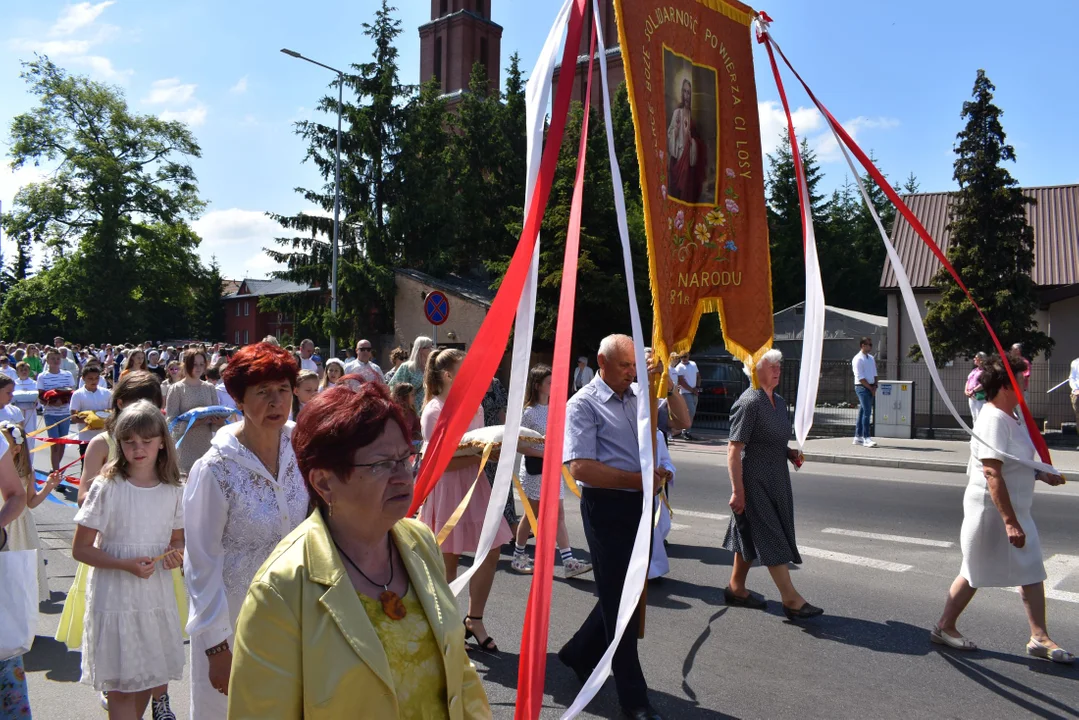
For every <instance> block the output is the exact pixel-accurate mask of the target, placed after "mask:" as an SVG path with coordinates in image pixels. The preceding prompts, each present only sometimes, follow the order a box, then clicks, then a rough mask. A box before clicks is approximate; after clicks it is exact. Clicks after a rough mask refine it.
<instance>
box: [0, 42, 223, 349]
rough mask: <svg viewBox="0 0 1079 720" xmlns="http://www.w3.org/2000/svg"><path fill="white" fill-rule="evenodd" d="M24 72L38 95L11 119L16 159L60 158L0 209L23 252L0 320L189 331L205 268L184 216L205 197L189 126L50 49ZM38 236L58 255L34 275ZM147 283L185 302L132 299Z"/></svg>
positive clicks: (70, 331)
mask: <svg viewBox="0 0 1079 720" xmlns="http://www.w3.org/2000/svg"><path fill="white" fill-rule="evenodd" d="M22 78H23V79H24V80H25V81H26V82H27V84H28V86H29V90H30V92H31V94H32V95H34V96H36V97H37V99H38V105H37V106H36V107H34V108H33V109H31V110H30V111H29V112H26V113H23V114H21V115H19V116H17V117H16V118H15V119H14V120H13V121H12V123H11V131H10V136H11V149H10V154H11V158H12V161H11V165H12V167H13V168H19V167H22V166H24V165H26V164H28V163H33V164H34V165H40V164H42V163H44V164H48V165H52V166H54V170H53V172H52V173H50V175H49V176H48V177H47V178H46V179H44V180H42V181H41V182H38V183H32V184H30V185H28V186H26V187H24V188H23V189H21V190H20V191H19V193H18V194H17V195H16V197H15V208H14V210H13V211H12V212H11V213H9V214H6V215H4V216H3V218H2V222H3V225H4V228H5V229H6V231H7V232H8V233H9V234H10V235H12V236H14V237H16V238H18V243H19V249H20V253H21V255H20V256H17V258H16V267H15V269H14V272H13V273H12V274H13V276H14V277H15V278H16V279H17V280H18V282H17V283H16V285H15V287H13V288H12V291H11V292H9V293H8V294H7V297H6V298H5V306H4V311H3V313H0V316H2V317H3V318H4V321H3V322H2V323H0V331H2V332H3V333H4V334H5V335H9V336H10V334H11V333H12V332H13V331H14V330H16V329H18V328H22V332H30V331H31V330H33V331H34V332H35V333H36V332H42V333H44V335H46V336H47V335H48V334H49V333H54V331H55V332H62V333H63V334H64V335H65V336H67V337H71V338H74V339H83V340H85V341H90V340H98V341H99V340H100V339H102V338H119V337H131V336H133V335H135V336H138V335H144V334H145V333H147V332H150V331H153V334H154V335H155V336H160V335H159V334H158V333H159V332H160V333H162V334H163V333H165V331H166V330H169V331H170V332H175V333H176V334H181V335H183V334H188V331H189V330H190V327H191V323H192V317H191V316H190V315H185V314H184V313H186V312H189V311H190V310H191V307H190V303H188V302H186V297H187V296H189V295H190V287H191V285H192V283H194V282H197V281H198V280H199V279H200V278H201V277H202V275H203V273H204V269H203V268H202V267H201V265H200V263H199V262H198V259H197V256H196V255H195V253H194V247H195V246H197V244H198V242H199V239H198V236H197V235H195V234H194V232H192V231H191V229H190V228H189V227H188V226H187V225H186V222H185V221H186V220H188V219H191V218H194V217H196V216H197V214H198V213H199V212H200V211H201V210H202V208H203V206H204V203H203V202H202V201H201V200H200V199H199V196H198V188H197V185H196V179H195V173H194V170H193V169H192V168H191V165H190V164H188V160H189V159H190V158H197V157H200V155H201V151H200V149H199V146H198V144H197V143H196V141H195V138H194V136H193V135H192V134H191V132H190V130H189V129H188V128H187V126H185V125H184V124H183V123H180V122H166V121H163V120H160V119H158V118H156V117H153V116H150V115H140V114H136V113H133V112H131V111H130V109H129V108H128V106H127V103H126V100H125V99H124V96H123V93H122V92H121V91H120V90H119V89H117V88H113V87H109V86H107V85H103V84H101V83H97V82H93V81H91V80H89V79H87V78H85V77H81V76H74V75H69V74H68V73H66V72H65V71H64V70H63V69H61V68H59V67H57V66H56V65H55V64H53V63H52V62H51V61H49V59H48V58H46V57H38V58H36V59H35V60H34V61H32V62H27V63H23V71H22ZM31 241H33V242H40V243H44V244H45V245H46V246H47V247H48V248H49V250H50V252H51V254H52V262H51V264H49V265H48V266H45V267H43V268H42V270H41V271H40V272H39V273H38V276H35V277H34V278H27V277H26V272H27V268H28V266H29V243H30V242H31ZM154 241H158V242H166V243H172V242H175V243H176V245H175V246H171V247H167V248H162V247H157V246H156V245H155V244H154ZM159 271H160V272H165V273H167V276H157V275H154V274H153V273H156V272H159ZM20 275H21V276H22V277H21V278H20V277H19V276H20ZM173 283H178V284H181V285H182V284H184V283H186V285H187V287H186V288H184V289H183V292H182V293H180V294H176V295H169V294H168V293H167V292H165V291H163V290H161V289H160V288H161V287H164V286H170V285H171V284H173ZM24 284H25V285H26V287H25V288H23V287H21V286H22V285H24ZM143 288H145V289H146V291H147V292H152V294H153V295H154V297H155V299H168V300H170V301H175V302H176V303H178V304H177V305H176V306H175V307H169V308H166V307H164V305H159V306H158V309H159V310H160V312H162V313H165V314H166V316H165V317H164V318H162V317H159V316H156V315H152V314H151V313H150V312H149V311H148V310H147V309H146V307H144V306H142V305H138V306H135V307H133V306H132V305H131V304H130V303H129V302H127V301H128V300H131V301H134V302H136V303H137V304H138V303H141V302H142V301H143V300H144V299H145V297H146V296H144V295H143V294H142V293H143ZM155 288H157V289H156V290H155ZM20 303H22V304H23V305H24V306H23V307H20ZM23 315H25V317H23ZM42 323H47V324H48V325H47V326H44V325H42ZM35 336H36V337H41V336H42V335H35Z"/></svg>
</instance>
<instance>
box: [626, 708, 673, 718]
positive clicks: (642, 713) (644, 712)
mask: <svg viewBox="0 0 1079 720" xmlns="http://www.w3.org/2000/svg"><path fill="white" fill-rule="evenodd" d="M622 714H623V715H625V716H626V717H627V718H630V720H663V716H662V715H660V714H659V713H658V712H656V710H655V708H653V707H652V706H650V705H645V706H644V707H643V708H637V709H636V710H626V709H625V708H622Z"/></svg>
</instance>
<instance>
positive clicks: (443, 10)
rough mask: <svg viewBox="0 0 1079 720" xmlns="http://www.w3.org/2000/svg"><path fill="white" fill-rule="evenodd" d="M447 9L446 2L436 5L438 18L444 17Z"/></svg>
mask: <svg viewBox="0 0 1079 720" xmlns="http://www.w3.org/2000/svg"><path fill="white" fill-rule="evenodd" d="M447 9H448V8H447V7H446V0H442V2H441V3H439V5H438V15H439V17H441V16H443V15H445V14H446V10H447Z"/></svg>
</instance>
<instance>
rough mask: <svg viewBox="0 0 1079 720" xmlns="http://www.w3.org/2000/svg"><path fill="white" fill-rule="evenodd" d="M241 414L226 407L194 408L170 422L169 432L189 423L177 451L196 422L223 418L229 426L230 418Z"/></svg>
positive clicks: (179, 441) (177, 442)
mask: <svg viewBox="0 0 1079 720" xmlns="http://www.w3.org/2000/svg"><path fill="white" fill-rule="evenodd" d="M240 414H242V413H240V411H239V410H237V409H236V408H230V407H226V406H225V405H211V406H209V407H198V408H194V409H193V410H188V411H187V412H185V413H184V414H183V415H177V416H176V417H174V418H173V419H172V420H171V421H170V422H169V432H170V433H171V432H172V431H173V430H175V429H176V426H177V425H179V424H180V423H182V422H184V421H185V420H186V421H187V427H185V428H184V431H183V433H182V434H181V435H180V439H179V440H177V441H176V449H177V450H179V449H180V443H182V442H183V441H184V438H185V437H187V433H188V431H189V430H191V427H192V426H193V425H194V424H195V421H196V420H201V419H202V418H207V417H210V418H221V419H223V420H224V421H225V424H226V425H227V424H228V423H229V422H230V421H229V418H230V417H232V416H233V415H240Z"/></svg>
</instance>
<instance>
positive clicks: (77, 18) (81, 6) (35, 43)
mask: <svg viewBox="0 0 1079 720" xmlns="http://www.w3.org/2000/svg"><path fill="white" fill-rule="evenodd" d="M112 4H113V0H105V2H100V3H97V4H94V3H90V2H82V3H77V4H74V5H68V6H67V7H66V8H64V10H63V11H62V12H61V13H60V16H59V17H58V18H57V20H56V22H55V23H54V24H53V25H52V27H50V28H49V31H48V34H47V37H48V38H51V39H43V38H14V39H12V40H11V41H10V42H9V45H10V46H11V48H12V49H14V50H16V51H18V52H28V53H41V54H42V55H48V56H49V57H50V58H52V59H53V60H59V61H61V62H63V63H64V64H65V65H75V66H79V65H81V66H84V67H86V68H88V69H89V71H90V74H91V75H92V76H93V77H95V78H97V79H99V80H105V81H107V82H124V81H125V80H126V79H127V78H129V77H130V76H131V75H133V74H134V71H133V70H117V69H116V68H115V67H114V66H113V64H112V61H111V60H110V59H109V58H107V57H103V56H101V55H99V54H97V55H91V54H90V53H91V52H93V50H94V48H97V47H99V46H101V45H103V44H105V43H107V42H108V41H110V40H112V39H113V38H115V37H116V36H117V35H118V34H119V32H120V29H119V28H118V27H116V26H115V25H108V24H106V23H101V22H98V18H99V17H100V16H101V13H103V12H104V11H105V9H106V8H108V7H109V6H110V5H112ZM73 35H77V37H71V36H73Z"/></svg>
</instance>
